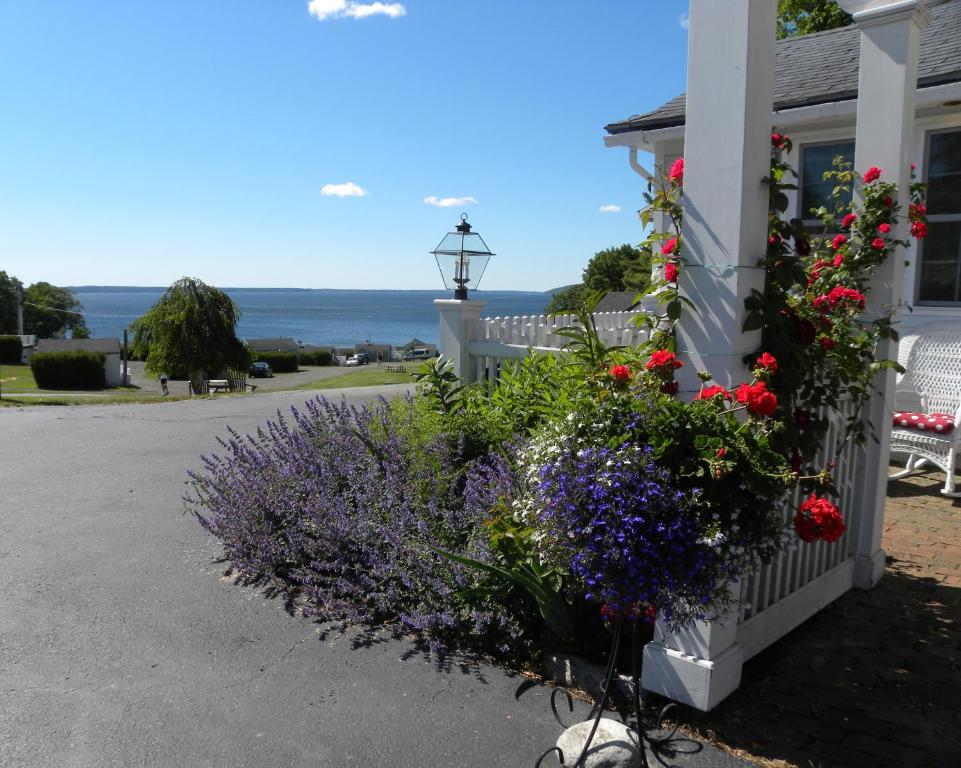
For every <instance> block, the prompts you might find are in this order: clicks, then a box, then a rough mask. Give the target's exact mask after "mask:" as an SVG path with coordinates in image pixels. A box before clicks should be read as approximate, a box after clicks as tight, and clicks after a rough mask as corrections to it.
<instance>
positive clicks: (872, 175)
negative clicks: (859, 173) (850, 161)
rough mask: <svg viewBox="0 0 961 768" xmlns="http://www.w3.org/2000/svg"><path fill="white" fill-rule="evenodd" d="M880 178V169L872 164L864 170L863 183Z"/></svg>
mask: <svg viewBox="0 0 961 768" xmlns="http://www.w3.org/2000/svg"><path fill="white" fill-rule="evenodd" d="M880 178H881V169H880V168H877V167H875V166H873V165H872V166H871V167H870V168H868V169H867V170H866V171H865V172H864V183H865V184H870V183H871V182H872V181H877V180H878V179H880Z"/></svg>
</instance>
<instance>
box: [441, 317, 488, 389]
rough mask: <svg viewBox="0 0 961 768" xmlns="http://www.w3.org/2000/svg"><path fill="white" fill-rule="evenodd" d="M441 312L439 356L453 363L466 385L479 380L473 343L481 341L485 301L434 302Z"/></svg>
mask: <svg viewBox="0 0 961 768" xmlns="http://www.w3.org/2000/svg"><path fill="white" fill-rule="evenodd" d="M434 306H435V307H437V311H438V312H439V313H440V353H441V354H442V355H443V356H444V357H446V358H448V359H449V360H451V361H452V362H453V363H454V373H456V374H457V375H458V376H460V378H461V379H463V380H464V381H465V382H468V383H469V382H472V381H476V380H477V365H476V364H475V360H474V358H472V357H471V354H470V343H471V342H472V341H477V340H478V339H479V338H480V325H481V320H480V313H481V310H482V309H483V308H484V307H485V306H487V304H486V302H483V301H475V300H472V299H466V300H458V299H435V300H434Z"/></svg>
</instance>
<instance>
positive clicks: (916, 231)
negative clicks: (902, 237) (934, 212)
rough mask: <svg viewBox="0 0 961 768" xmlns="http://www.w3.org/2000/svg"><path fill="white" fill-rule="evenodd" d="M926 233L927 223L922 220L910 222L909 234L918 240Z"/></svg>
mask: <svg viewBox="0 0 961 768" xmlns="http://www.w3.org/2000/svg"><path fill="white" fill-rule="evenodd" d="M927 234H928V225H927V224H925V223H924V222H923V221H912V222H911V236H912V237H914V238H916V239H917V240H920V239H921V238H923V237H924V236H925V235H927Z"/></svg>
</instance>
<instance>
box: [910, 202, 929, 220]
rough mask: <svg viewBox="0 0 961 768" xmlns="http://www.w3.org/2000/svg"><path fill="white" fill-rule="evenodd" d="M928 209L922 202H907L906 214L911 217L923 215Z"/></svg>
mask: <svg viewBox="0 0 961 768" xmlns="http://www.w3.org/2000/svg"><path fill="white" fill-rule="evenodd" d="M927 212H928V209H927V208H926V207H925V206H924V203H909V204H908V215H909V216H911V217H912V218H913V217H917V216H925V215H926V214H927Z"/></svg>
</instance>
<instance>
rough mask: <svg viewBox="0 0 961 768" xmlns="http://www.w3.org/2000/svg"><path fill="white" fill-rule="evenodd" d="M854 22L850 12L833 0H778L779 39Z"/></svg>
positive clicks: (844, 25)
mask: <svg viewBox="0 0 961 768" xmlns="http://www.w3.org/2000/svg"><path fill="white" fill-rule="evenodd" d="M853 22H854V19H852V18H851V16H850V14H848V13H846V12H845V11H843V10H842V9H841V7H840V6H839V5H838V4H837V3H835V2H832V1H831V0H778V3H777V36H778V39H779V40H780V39H782V38H785V37H799V36H801V35H809V34H811V33H812V32H823V31H824V30H826V29H836V28H837V27H846V26H848V24H851V23H853Z"/></svg>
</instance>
